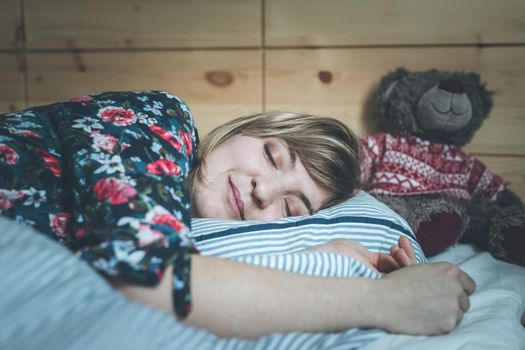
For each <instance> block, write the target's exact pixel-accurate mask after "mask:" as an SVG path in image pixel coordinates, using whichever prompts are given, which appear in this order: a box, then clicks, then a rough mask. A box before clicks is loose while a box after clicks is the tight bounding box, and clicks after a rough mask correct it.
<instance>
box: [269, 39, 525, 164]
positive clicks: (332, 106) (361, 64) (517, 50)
mask: <svg viewBox="0 0 525 350" xmlns="http://www.w3.org/2000/svg"><path fill="white" fill-rule="evenodd" d="M266 62H267V67H266V92H265V93H266V109H267V110H293V111H299V112H306V113H318V114H325V115H332V116H334V117H337V118H339V119H341V120H343V121H345V122H347V123H348V124H349V125H351V126H352V127H353V128H354V129H355V130H356V132H358V133H360V134H364V133H368V134H370V133H373V132H376V131H377V120H378V118H377V111H376V105H375V93H376V89H377V83H378V82H379V80H380V78H381V77H382V76H384V75H385V74H386V73H388V72H389V71H391V70H393V69H395V68H396V67H399V66H405V67H407V68H408V69H411V70H414V71H417V70H426V69H430V68H437V69H443V70H449V71H463V70H464V71H475V72H478V73H480V75H481V77H482V79H483V81H486V82H488V85H487V86H488V88H489V90H493V91H495V94H494V107H493V109H492V112H491V114H490V117H489V118H488V119H487V120H486V121H485V123H484V125H483V127H482V128H481V129H480V130H479V131H478V133H477V134H476V135H475V137H474V139H473V141H472V142H471V143H470V144H469V145H468V146H467V147H466V149H467V150H468V151H470V152H477V153H487V154H514V155H525V138H524V137H523V130H525V99H524V98H523V91H525V47H494V48H484V49H476V48H468V47H467V48H464V47H434V48H366V49H365V48H361V49H311V50H307V49H301V50H295V49H289V50H287V49H275V50H269V51H267V53H266ZM323 81H324V82H323Z"/></svg>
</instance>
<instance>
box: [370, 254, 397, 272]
mask: <svg viewBox="0 0 525 350" xmlns="http://www.w3.org/2000/svg"><path fill="white" fill-rule="evenodd" d="M368 261H370V263H371V264H372V265H374V267H375V268H376V269H377V270H379V271H380V272H391V271H394V270H397V269H399V268H400V267H401V266H399V264H398V262H397V260H396V259H395V258H393V257H392V256H389V255H386V254H382V253H372V252H370V253H369V254H368Z"/></svg>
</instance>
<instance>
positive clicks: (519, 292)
mask: <svg viewBox="0 0 525 350" xmlns="http://www.w3.org/2000/svg"><path fill="white" fill-rule="evenodd" d="M430 260H431V261H449V262H452V263H455V264H457V265H459V267H460V268H461V269H463V270H464V271H465V272H467V273H468V274H469V275H470V276H471V277H472V278H473V279H474V280H475V281H476V284H477V289H476V292H475V293H474V294H473V295H472V297H471V308H470V310H469V311H468V312H467V313H466V314H465V318H464V319H463V322H461V324H460V325H459V326H458V327H457V328H456V329H455V330H454V331H452V332H451V333H450V334H447V335H442V336H434V337H422V336H420V337H416V336H407V335H392V334H389V335H384V336H382V337H381V338H379V339H378V340H377V341H375V342H373V343H371V344H369V346H368V347H366V348H365V349H366V350H388V349H403V350H416V349H417V350H419V349H425V350H434V349H435V350H443V349H447V350H455V349H457V350H460V349H461V350H469V349H472V350H484V349H487V350H494V349H509V350H511V349H516V350H518V349H525V328H524V326H523V325H524V324H525V314H524V313H525V268H523V267H519V266H516V265H511V264H507V263H504V262H502V261H499V260H495V259H494V258H493V257H492V256H490V255H489V254H488V253H486V252H479V251H477V250H475V249H474V248H473V247H472V246H469V245H458V246H457V247H454V248H452V249H450V250H449V251H447V252H445V253H442V254H440V255H438V256H436V257H434V258H432V259H430Z"/></svg>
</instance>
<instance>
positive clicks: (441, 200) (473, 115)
mask: <svg viewBox="0 0 525 350" xmlns="http://www.w3.org/2000/svg"><path fill="white" fill-rule="evenodd" d="M422 97H424V98H425V99H426V100H425V101H421V98H422ZM454 99H455V100H456V102H457V101H459V102H457V103H458V105H457V106H453V103H454ZM448 100H449V101H450V102H447V101H448ZM447 103H450V106H451V107H456V108H455V109H456V110H452V109H454V108H451V113H449V114H450V115H451V116H452V114H454V113H455V115H459V114H462V113H463V112H465V116H463V115H462V116H461V118H463V119H462V120H457V121H451V122H450V123H448V121H447V122H443V123H441V124H440V123H439V122H437V123H436V122H435V121H432V120H431V118H432V117H433V116H434V117H436V118H441V117H442V115H443V114H444V113H441V112H440V111H438V112H440V113H434V112H435V111H432V110H431V109H432V108H434V106H431V105H439V104H441V106H445V107H444V108H442V109H444V110H446V104H447ZM377 104H378V109H379V111H380V112H381V114H382V115H383V117H384V118H385V119H386V120H387V121H388V122H389V123H390V124H391V125H392V126H393V127H394V129H395V130H394V132H395V133H400V134H404V135H410V134H413V135H416V136H418V137H420V138H422V139H424V140H428V141H431V142H436V143H441V144H454V145H459V146H462V145H465V144H467V143H468V142H470V140H471V139H472V137H473V136H474V134H475V133H476V131H477V130H478V129H479V128H480V127H481V125H482V123H483V121H484V120H485V119H486V118H487V117H488V116H489V113H490V110H491V108H492V93H491V92H489V91H488V90H487V89H486V87H485V84H483V83H482V82H481V80H480V77H479V75H478V74H475V73H465V72H444V71H438V70H436V69H433V70H428V71H422V72H410V71H408V70H407V69H405V68H398V69H396V70H394V71H392V72H391V73H389V74H387V75H386V76H385V77H383V78H382V79H381V82H380V84H379V89H378V94H377ZM418 104H419V105H420V107H419V109H418ZM422 104H423V105H424V106H421V105H422ZM469 106H470V107H469ZM468 108H470V116H469V117H468V122H465V121H466V110H467V109H468ZM438 109H439V108H438ZM446 112H447V113H448V112H449V111H446ZM418 113H420V114H421V113H423V114H424V115H423V116H422V115H419V116H418ZM447 123H448V124H447ZM461 124H463V125H461ZM376 198H378V199H379V200H380V201H382V202H384V203H386V204H387V205H389V206H390V207H391V208H392V209H394V210H395V211H396V212H398V213H399V214H400V215H401V216H402V217H403V218H405V219H406V220H407V222H408V223H409V225H410V226H411V227H412V228H413V230H414V232H415V233H416V236H417V234H418V228H419V227H420V225H421V223H422V222H424V221H428V220H431V217H432V215H433V214H435V213H442V212H454V213H457V214H458V215H459V216H460V217H461V219H462V220H463V228H462V229H461V230H460V232H459V235H458V236H459V237H460V240H461V241H462V242H467V243H473V244H476V245H477V246H479V247H481V248H483V249H486V250H488V251H490V252H491V253H492V254H493V255H494V256H495V257H497V258H500V259H503V260H511V258H510V257H511V256H514V258H513V259H514V260H511V262H516V263H519V264H522V265H525V206H524V204H523V202H522V201H521V199H520V198H519V197H518V196H517V195H516V194H515V193H513V192H512V191H511V190H509V189H507V190H504V191H503V192H502V193H500V194H499V196H498V198H497V199H496V200H493V199H489V198H474V199H472V200H471V201H468V202H461V201H457V200H453V199H449V198H447V197H446V196H445V195H442V196H440V195H432V196H430V195H413V196H390V195H376ZM444 229H446V228H444ZM510 234H512V235H513V236H512V242H517V243H516V244H514V246H513V245H512V244H511V245H509V244H508V243H507V244H505V239H506V237H507V235H510ZM423 248H424V247H423ZM516 257H518V258H516Z"/></svg>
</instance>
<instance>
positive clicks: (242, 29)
mask: <svg viewBox="0 0 525 350" xmlns="http://www.w3.org/2000/svg"><path fill="white" fill-rule="evenodd" d="M25 15H26V23H27V47H28V48H29V49H42V48H43V49H49V48H55V49H71V48H152V47H153V48H173V47H245V46H251V47H258V46H260V44H261V19H260V18H261V3H260V0H221V1H216V0H192V1H172V0H148V1H143V0H114V1H111V2H108V1H106V0H90V1H84V0H46V1H41V0H27V1H25Z"/></svg>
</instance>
